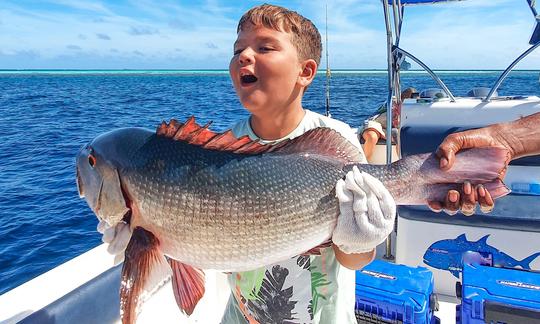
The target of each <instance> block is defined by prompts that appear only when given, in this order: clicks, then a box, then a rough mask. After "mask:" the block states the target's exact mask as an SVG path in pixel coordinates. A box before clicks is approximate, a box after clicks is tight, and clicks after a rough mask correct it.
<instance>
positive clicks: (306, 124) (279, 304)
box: [222, 110, 366, 324]
mask: <svg viewBox="0 0 540 324" xmlns="http://www.w3.org/2000/svg"><path fill="white" fill-rule="evenodd" d="M305 112H306V114H305V116H304V118H303V119H302V121H301V122H300V124H299V125H298V126H297V127H296V129H294V130H293V131H292V132H291V133H290V134H289V135H287V136H285V137H283V138H281V139H279V140H275V141H266V140H262V139H260V142H262V143H276V142H279V141H281V140H284V139H291V138H294V137H297V136H300V135H302V134H303V133H305V132H307V131H308V130H310V129H313V128H317V127H328V128H332V129H334V130H336V131H338V132H339V133H340V134H341V135H342V136H343V137H345V138H347V139H348V140H349V141H350V142H351V143H352V144H354V145H355V146H356V147H358V149H359V150H360V151H361V152H362V148H361V146H360V142H359V141H358V137H357V136H356V134H355V132H354V131H353V130H352V129H351V128H350V127H349V126H348V125H347V124H345V123H343V122H340V121H338V120H334V119H331V118H328V117H325V116H323V115H320V114H317V113H314V112H312V111H309V110H305ZM232 131H233V134H234V135H235V137H241V136H244V135H248V136H249V137H250V138H251V139H253V140H255V139H258V137H257V135H255V133H254V132H253V130H252V129H251V125H250V123H249V119H246V120H243V121H240V122H238V123H237V124H236V125H234V126H233V128H232ZM362 156H363V152H362ZM363 162H364V163H366V161H365V158H363ZM228 279H229V285H230V287H231V292H232V294H231V297H230V299H229V303H228V305H227V308H226V310H225V314H224V316H223V319H222V323H226V324H232V323H235V324H236V323H250V324H251V323H321V324H323V323H324V324H327V323H328V324H331V323H339V324H341V323H356V319H355V316H354V303H355V272H354V271H352V270H349V269H347V268H345V267H342V266H341V265H340V264H339V262H338V261H337V260H336V256H335V254H334V251H333V249H332V248H331V247H329V248H326V249H323V250H322V251H321V255H320V256H315V255H310V256H302V255H300V256H296V257H294V258H291V259H288V260H284V261H281V262H278V263H275V264H271V265H268V266H265V267H262V268H260V269H256V270H252V271H246V272H240V273H232V274H230V275H229V276H228Z"/></svg>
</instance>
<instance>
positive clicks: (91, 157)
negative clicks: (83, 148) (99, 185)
mask: <svg viewBox="0 0 540 324" xmlns="http://www.w3.org/2000/svg"><path fill="white" fill-rule="evenodd" d="M88 164H90V166H91V167H92V168H93V167H94V166H95V165H96V157H95V156H94V155H92V154H88Z"/></svg>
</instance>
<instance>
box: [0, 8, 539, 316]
mask: <svg viewBox="0 0 540 324" xmlns="http://www.w3.org/2000/svg"><path fill="white" fill-rule="evenodd" d="M449 1H450V0H382V1H381V2H382V6H383V8H384V16H385V17H384V18H385V23H386V29H387V52H388V80H389V81H388V97H387V103H386V105H387V108H388V107H391V106H392V105H393V103H394V102H395V104H397V105H399V106H400V107H401V116H400V120H401V124H400V126H399V128H398V129H397V130H396V131H397V133H398V136H397V141H396V142H395V143H384V142H380V143H379V144H378V145H377V148H376V151H375V157H374V160H373V161H371V162H374V163H390V162H391V161H394V160H397V159H399V158H401V157H404V156H407V155H410V154H416V153H421V152H432V151H434V150H435V149H436V147H437V145H438V144H439V143H440V142H441V141H442V139H443V138H444V137H445V136H446V135H448V134H449V133H452V132H455V131H460V130H464V129H469V128H476V127H482V126H484V125H488V124H493V123H499V122H504V121H509V120H514V119H516V118H519V117H520V116H524V115H530V114H533V113H536V112H539V111H540V98H539V97H537V96H527V95H523V94H516V95H513V96H498V94H497V89H498V88H499V86H500V85H501V83H502V82H503V81H504V79H505V78H506V76H507V75H508V73H510V71H511V70H512V69H513V68H514V67H515V66H516V64H518V63H519V62H520V61H521V60H522V59H523V58H524V57H526V56H527V55H528V54H529V53H531V52H532V51H534V50H535V49H536V48H537V47H538V46H540V19H539V18H538V17H539V16H538V14H537V12H536V9H535V5H534V1H532V0H526V1H527V3H528V5H529V7H530V8H531V11H532V12H533V15H534V16H535V17H536V28H535V31H534V32H533V36H532V37H531V40H530V45H531V46H530V48H528V49H527V50H526V51H525V52H524V53H523V54H521V55H520V56H519V57H518V58H516V60H515V61H513V62H512V63H511V64H510V65H509V66H508V68H507V69H506V70H505V71H503V72H502V73H501V75H500V77H499V79H498V80H497V82H496V83H495V84H494V85H493V86H492V87H491V88H489V90H487V91H486V90H485V89H471V92H470V93H471V96H469V97H457V96H454V95H453V94H452V92H451V91H450V90H449V89H448V87H447V86H446V85H445V84H444V82H443V81H442V80H441V79H440V78H439V77H438V76H437V74H436V73H435V72H434V71H433V70H431V69H430V68H429V67H428V66H427V65H426V64H424V63H423V62H422V61H421V60H420V59H418V58H417V57H416V56H414V55H413V54H411V53H409V52H407V51H406V50H405V49H402V48H401V47H400V46H399V40H400V36H401V26H402V22H403V17H404V10H405V8H406V7H409V6H414V5H428V4H429V5H430V4H434V3H441V2H449ZM408 10H409V9H408ZM411 10H412V9H411ZM405 59H408V60H410V61H413V62H415V63H416V64H418V65H419V66H420V67H422V68H423V69H424V70H425V71H426V72H427V73H428V74H429V75H431V77H432V78H433V79H434V80H435V81H436V82H437V84H438V85H439V87H440V89H439V90H438V91H425V92H424V93H425V95H423V96H420V97H418V98H412V99H406V100H404V101H403V102H400V99H399V95H398V94H399V93H400V71H401V70H402V68H401V65H403V62H406V61H405ZM406 65H407V64H405V65H404V67H406ZM407 66H408V65H407ZM407 68H408V67H407ZM430 93H431V94H430ZM387 111H388V115H389V116H388V118H387V121H388V124H387V129H391V128H392V125H391V121H392V116H391V115H392V109H387ZM505 182H506V183H507V184H508V186H509V187H510V188H511V189H512V190H513V191H514V192H513V193H512V194H510V195H508V196H506V197H504V198H501V199H499V200H497V202H496V206H495V209H494V210H493V211H492V212H491V213H490V214H487V215H483V214H475V215H474V216H471V217H464V216H459V215H456V216H453V217H449V216H446V215H444V214H436V213H433V212H432V211H430V210H429V209H428V208H425V207H418V206H402V207H399V208H398V217H397V225H396V230H395V232H394V233H392V235H391V236H390V237H389V239H388V240H387V242H386V244H383V245H380V246H379V247H378V248H377V252H378V253H377V254H378V256H379V257H378V258H381V259H383V260H386V261H387V262H395V263H397V264H402V265H408V266H411V267H417V266H422V267H425V268H427V269H429V270H430V271H431V272H432V273H433V276H434V281H435V293H436V295H437V297H438V310H437V311H435V315H436V316H437V317H438V318H439V319H440V322H441V323H443V324H450V323H455V319H456V305H457V304H459V300H458V298H457V297H458V296H457V295H459V294H456V284H457V283H458V282H459V281H460V271H461V269H460V268H459V267H456V266H455V265H452V266H449V265H448V264H446V265H445V264H444V262H439V261H440V260H439V259H440V258H442V257H445V255H443V256H439V257H438V258H439V259H437V256H436V254H437V253H442V252H441V251H443V252H444V250H442V249H441V248H440V247H439V246H440V245H445V246H446V247H447V248H448V247H450V248H454V249H459V247H461V246H464V245H466V244H467V243H476V245H475V246H476V247H478V246H480V247H482V248H484V250H482V248H480V249H479V248H476V250H474V248H468V249H467V252H475V253H477V254H479V255H480V256H482V257H485V258H486V259H488V260H494V259H495V258H496V257H497V255H496V254H497V253H500V254H504V255H505V256H507V257H509V258H512V259H515V260H522V259H524V258H526V257H528V256H531V255H534V254H535V253H537V252H539V251H540V246H538V244H534V243H535V242H539V241H540V197H539V195H540V190H538V191H535V190H537V189H535V188H539V186H540V156H534V157H528V158H522V159H518V160H516V161H513V162H512V163H511V165H510V166H509V168H508V172H507V175H506V177H505ZM418 233H422V235H418ZM470 245H471V246H472V245H474V244H470ZM461 252H464V251H461ZM438 260H439V261H438ZM532 261H533V262H531V263H530V267H531V269H533V270H540V259H535V260H532ZM120 270H121V266H120V265H118V264H116V262H115V260H114V258H113V256H111V255H109V254H108V253H107V252H106V246H105V245H100V246H98V247H96V248H94V249H92V250H90V251H88V252H86V253H84V254H82V255H80V256H78V257H76V258H74V259H72V260H70V261H68V262H66V263H65V264H62V265H60V266H58V267H56V268H54V269H52V270H51V271H49V272H47V273H45V274H43V275H41V276H39V277H37V278H35V279H32V280H30V281H28V282H26V283H24V284H22V285H21V286H19V287H16V288H14V289H13V290H11V291H9V292H7V293H5V294H3V295H1V296H0V323H6V324H11V323H116V322H119V317H120V313H119V305H120V302H119V296H118V287H119V286H120V283H119V282H120ZM52 283H54V284H52ZM351 284H353V283H351ZM170 285H171V283H170V281H169V282H167V283H165V284H164V285H163V286H162V287H161V288H160V289H159V290H158V291H157V292H155V293H154V294H153V295H152V297H151V298H150V299H149V300H148V301H147V302H146V303H145V305H144V307H143V309H142V312H141V313H140V314H139V317H138V320H137V323H156V322H158V323H160V322H163V323H166V322H176V323H219V321H220V318H221V315H222V313H223V310H224V308H225V305H226V301H227V300H228V298H229V288H228V285H227V282H226V278H225V275H224V274H221V273H218V272H215V271H206V293H205V296H204V297H203V299H202V300H201V301H200V302H199V304H198V306H197V308H196V309H195V311H194V313H193V314H192V315H191V316H190V317H187V316H185V315H184V314H182V313H181V312H180V310H179V309H178V307H177V306H176V303H175V301H174V296H173V293H172V289H171V287H170Z"/></svg>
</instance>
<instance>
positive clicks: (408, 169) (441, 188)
mask: <svg viewBox="0 0 540 324" xmlns="http://www.w3.org/2000/svg"><path fill="white" fill-rule="evenodd" d="M509 162H510V154H509V152H508V151H507V150H505V149H503V148H493V147H492V148H474V149H469V150H463V151H460V152H459V153H458V154H457V155H456V159H455V162H454V165H453V166H452V168H451V169H450V170H448V171H443V170H441V169H440V167H439V159H438V158H437V157H436V156H435V154H418V155H411V156H407V157H405V158H403V159H401V160H399V161H397V162H395V163H392V164H391V165H390V166H370V165H359V166H358V167H359V168H361V169H362V170H364V171H366V172H368V173H370V174H372V175H373V176H374V177H376V178H378V179H379V180H381V182H382V183H383V184H384V185H385V187H386V188H387V189H388V190H389V191H390V193H391V194H392V196H393V197H394V200H395V201H396V203H397V204H398V205H423V204H426V203H427V202H428V201H444V200H445V198H446V195H447V193H448V190H451V189H455V190H460V191H461V188H462V185H463V183H464V182H465V181H469V182H470V183H471V184H472V185H473V186H475V185H479V184H482V185H484V186H485V187H486V189H487V190H488V191H489V193H490V194H491V196H492V197H493V199H495V198H499V197H502V196H504V195H506V194H508V193H509V192H510V190H509V189H508V188H507V187H506V186H505V185H504V183H503V182H502V181H501V178H502V177H503V175H504V172H505V170H506V168H507V166H508V163H509ZM348 168H352V166H351V164H349V165H347V166H346V168H345V171H347V170H348Z"/></svg>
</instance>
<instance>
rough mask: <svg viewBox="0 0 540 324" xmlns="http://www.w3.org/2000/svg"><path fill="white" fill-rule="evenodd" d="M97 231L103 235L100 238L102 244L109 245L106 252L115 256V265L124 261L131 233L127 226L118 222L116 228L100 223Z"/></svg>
mask: <svg viewBox="0 0 540 324" xmlns="http://www.w3.org/2000/svg"><path fill="white" fill-rule="evenodd" d="M97 231H98V232H100V233H101V234H103V236H102V237H101V240H102V241H103V243H107V244H109V246H108V247H107V252H109V253H110V254H112V255H114V256H115V258H114V263H115V265H116V264H119V263H120V262H122V261H124V251H125V250H126V247H127V245H128V243H129V240H130V239H131V233H132V232H131V228H130V227H129V224H126V223H124V222H120V223H118V224H116V226H109V224H107V222H105V221H100V222H99V224H98V226H97Z"/></svg>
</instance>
